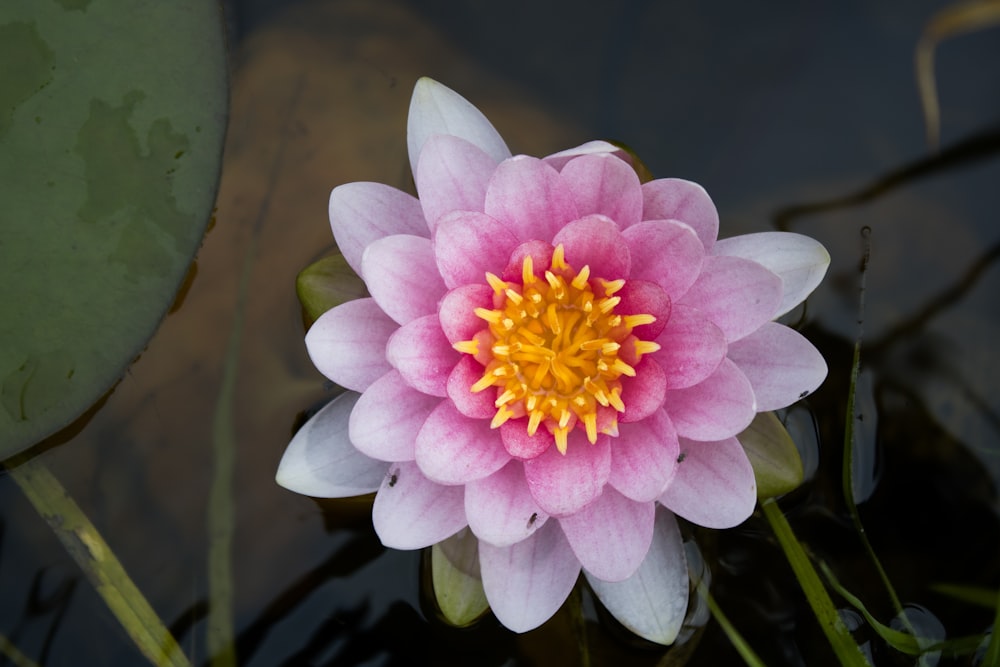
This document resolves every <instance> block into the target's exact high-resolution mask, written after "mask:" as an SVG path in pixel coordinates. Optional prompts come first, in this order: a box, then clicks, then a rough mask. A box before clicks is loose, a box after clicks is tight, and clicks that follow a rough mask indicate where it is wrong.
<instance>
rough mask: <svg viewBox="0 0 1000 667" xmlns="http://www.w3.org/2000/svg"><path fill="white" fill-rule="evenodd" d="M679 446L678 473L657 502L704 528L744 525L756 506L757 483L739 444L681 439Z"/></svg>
mask: <svg viewBox="0 0 1000 667" xmlns="http://www.w3.org/2000/svg"><path fill="white" fill-rule="evenodd" d="M680 443H681V455H680V459H679V462H678V464H677V472H676V473H675V474H674V478H673V479H672V480H670V484H668V485H667V489H666V490H665V491H664V492H663V495H661V496H660V502H661V503H663V505H664V506H666V507H667V508H669V509H670V510H671V511H672V512H674V513H675V514H677V515H679V516H682V517H684V518H685V519H687V520H688V521H690V522H692V523H696V524H698V525H699V526H705V527H706V528H732V527H733V526H738V525H739V524H741V523H743V522H744V521H746V519H747V518H748V517H749V516H750V515H751V514H753V508H754V506H755V505H756V504H757V483H756V481H755V480H754V476H753V468H752V467H751V466H750V460H749V459H748V458H747V455H746V453H745V452H744V451H743V446H742V445H740V442H739V440H737V439H736V438H726V439H725V440H721V441H719V442H696V441H693V440H686V439H685V438H681V441H680Z"/></svg>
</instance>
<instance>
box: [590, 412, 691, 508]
mask: <svg viewBox="0 0 1000 667" xmlns="http://www.w3.org/2000/svg"><path fill="white" fill-rule="evenodd" d="M679 452H680V449H679V445H678V444H677V430H676V429H675V428H674V424H673V422H671V421H670V417H669V415H667V412H666V410H657V411H656V412H655V413H653V414H652V415H650V416H649V418H648V419H643V420H642V421H639V422H635V423H632V424H622V425H621V426H619V433H618V437H617V438H616V439H615V440H614V443H613V446H612V448H611V474H610V476H609V477H608V483H609V484H611V486H613V487H615V488H616V489H618V491H620V492H621V494H622V495H624V496H625V497H627V498H631V499H632V500H635V501H638V502H648V501H651V500H656V499H657V498H658V497H659V496H660V494H661V493H663V489H665V488H666V487H667V483H668V482H669V481H670V479H671V478H672V477H673V476H674V467H675V466H676V465H677V455H678V453H679Z"/></svg>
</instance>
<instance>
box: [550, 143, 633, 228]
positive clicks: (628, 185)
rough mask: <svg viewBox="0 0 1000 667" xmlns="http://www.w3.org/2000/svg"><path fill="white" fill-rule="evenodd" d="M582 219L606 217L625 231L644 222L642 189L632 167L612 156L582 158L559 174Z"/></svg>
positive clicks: (585, 156) (594, 155)
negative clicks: (597, 214) (593, 215)
mask: <svg viewBox="0 0 1000 667" xmlns="http://www.w3.org/2000/svg"><path fill="white" fill-rule="evenodd" d="M559 173H560V175H561V176H562V178H563V180H564V181H565V182H566V184H567V185H569V188H570V190H572V191H573V195H574V197H575V199H576V208H577V211H578V212H579V214H580V215H581V216H586V215H590V214H591V213H599V214H601V215H606V216H607V217H609V218H611V219H612V220H614V221H615V223H617V224H618V226H619V227H620V228H622V229H625V228H626V227H628V226H629V225H634V224H635V223H637V222H639V220H641V219H642V187H641V186H640V184H639V177H638V176H637V175H636V173H635V170H634V169H632V167H631V166H630V165H629V164H628V163H626V162H624V161H623V160H620V159H619V158H617V157H615V156H614V155H611V154H609V153H596V154H591V155H581V156H580V157H576V158H573V159H572V160H570V161H569V162H568V163H567V164H566V166H565V167H563V168H562V169H561V170H560V172H559Z"/></svg>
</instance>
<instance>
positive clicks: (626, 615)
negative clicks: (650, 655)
mask: <svg viewBox="0 0 1000 667" xmlns="http://www.w3.org/2000/svg"><path fill="white" fill-rule="evenodd" d="M584 574H585V575H586V577H587V582H588V583H589V584H590V587H591V588H592V589H593V591H594V593H595V594H596V595H597V597H598V599H599V600H600V601H601V603H602V604H603V605H604V606H605V608H607V610H608V611H609V612H611V615H612V616H614V617H615V618H617V619H618V621H619V622H620V623H621V624H622V625H624V626H625V627H626V628H628V629H629V630H631V631H632V632H633V633H635V634H637V635H639V636H640V637H642V638H644V639H647V640H649V641H652V642H656V643H658V644H664V645H667V644H672V643H673V642H674V641H675V640H676V639H677V633H678V632H680V629H681V625H682V624H683V623H684V614H685V613H686V612H687V606H688V569H687V559H686V558H685V557H684V544H683V542H682V540H681V531H680V529H679V528H678V526H677V520H676V519H675V518H674V515H673V514H671V513H670V512H669V511H668V510H666V509H664V508H663V507H657V509H656V523H655V528H654V530H653V543H652V545H651V546H650V548H649V553H648V554H647V555H646V558H645V560H643V561H642V565H640V566H639V569H638V570H636V571H635V574H633V575H632V576H631V577H629V578H628V579H626V580H625V581H620V582H608V581H601V580H600V579H598V578H597V577H595V576H593V575H592V574H590V573H589V572H585V573H584Z"/></svg>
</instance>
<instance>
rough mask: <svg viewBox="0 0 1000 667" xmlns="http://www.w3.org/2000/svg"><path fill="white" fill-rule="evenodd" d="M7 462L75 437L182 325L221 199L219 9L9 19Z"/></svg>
mask: <svg viewBox="0 0 1000 667" xmlns="http://www.w3.org/2000/svg"><path fill="white" fill-rule="evenodd" d="M0 62H3V63H5V67H4V68H3V69H2V70H0V203H2V207H0V229H2V230H3V233H2V235H0V459H3V458H7V457H9V456H11V455H13V454H16V453H17V452H19V451H21V450H23V449H25V448H27V447H29V446H31V445H32V444H34V443H36V442H38V441H40V440H42V439H43V438H45V437H47V436H48V435H50V434H52V433H54V432H55V431H57V430H59V429H60V428H62V427H64V426H66V425H67V424H69V423H71V422H72V421H73V420H74V419H76V418H77V417H78V416H79V415H81V414H82V413H83V412H84V411H85V410H86V409H87V408H88V407H89V406H90V405H91V404H93V403H94V402H95V401H96V400H97V399H98V398H100V397H101V396H102V395H103V394H104V393H106V392H107V391H108V390H109V389H110V388H111V387H112V386H113V385H114V383H115V382H116V381H117V380H118V379H119V378H120V377H121V376H122V374H123V373H124V371H125V369H126V368H127V366H128V365H129V363H131V362H132V360H134V359H135V358H136V357H137V356H138V355H139V353H140V352H141V351H142V349H143V347H144V346H145V345H146V343H147V341H148V340H149V338H150V337H151V336H152V335H153V332H154V331H155V330H156V328H157V326H158V324H159V323H160V321H161V320H162V319H163V317H164V314H165V313H166V312H167V309H168V308H169V306H170V304H171V302H172V301H173V299H174V296H175V294H176V292H177V289H178V288H179V286H180V285H181V283H182V281H183V279H184V275H185V273H186V272H187V270H188V266H189V265H190V263H191V260H192V258H193V256H194V253H195V251H196V250H197V248H198V245H199V243H200V242H201V239H202V236H203V234H204V231H205V225H206V223H207V222H208V218H209V214H210V212H211V207H212V204H213V201H214V198H215V191H216V188H217V185H218V177H219V168H220V165H221V156H222V141H223V135H224V132H225V121H226V105H227V99H228V91H227V84H226V68H225V48H224V39H223V27H222V21H221V15H220V11H219V7H218V6H217V5H215V4H214V3H212V2H205V1H204V0H174V1H172V2H163V3H144V4H142V5H141V6H139V5H136V4H135V3H133V2H128V1H127V0H57V1H55V2H52V1H46V2H35V1H34V0H9V1H7V2H4V3H3V4H2V6H0Z"/></svg>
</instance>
